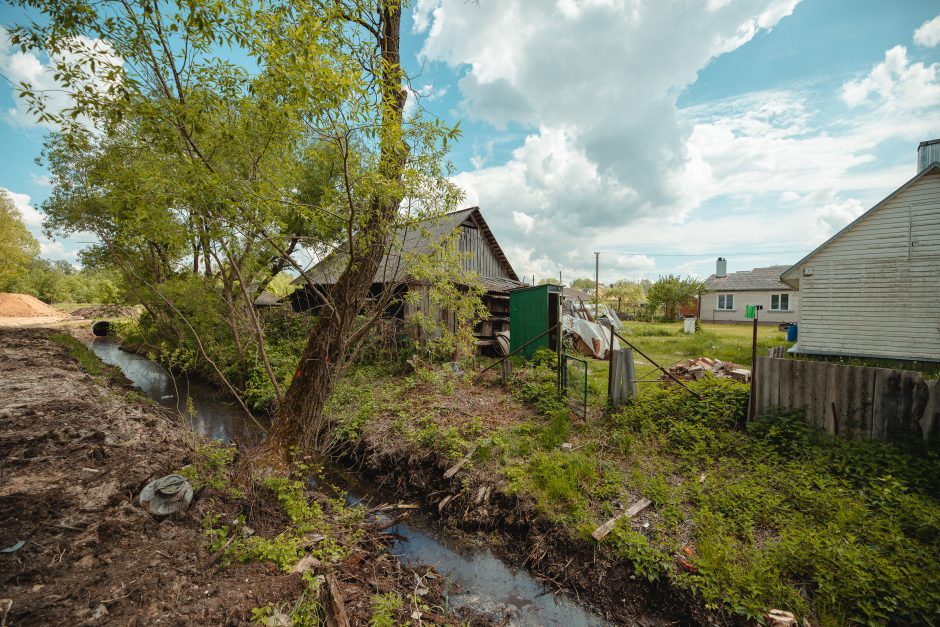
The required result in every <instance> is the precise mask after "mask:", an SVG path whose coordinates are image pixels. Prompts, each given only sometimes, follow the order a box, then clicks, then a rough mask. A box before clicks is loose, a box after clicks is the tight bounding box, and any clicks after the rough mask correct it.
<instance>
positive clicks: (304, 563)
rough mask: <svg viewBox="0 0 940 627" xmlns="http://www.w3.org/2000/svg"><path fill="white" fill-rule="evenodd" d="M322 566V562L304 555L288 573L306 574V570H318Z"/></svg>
mask: <svg viewBox="0 0 940 627" xmlns="http://www.w3.org/2000/svg"><path fill="white" fill-rule="evenodd" d="M322 565H323V562H321V561H320V560H318V559H317V558H315V557H314V556H312V555H304V556H303V557H301V558H300V559H299V560H297V563H296V564H294V567H293V568H291V570H290V572H292V573H305V572H307V571H308V570H314V569H315V568H319V567H320V566H322Z"/></svg>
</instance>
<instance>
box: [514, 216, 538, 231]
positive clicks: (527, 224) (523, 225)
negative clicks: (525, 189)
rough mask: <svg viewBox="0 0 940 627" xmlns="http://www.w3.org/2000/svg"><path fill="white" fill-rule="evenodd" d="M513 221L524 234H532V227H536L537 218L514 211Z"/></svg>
mask: <svg viewBox="0 0 940 627" xmlns="http://www.w3.org/2000/svg"><path fill="white" fill-rule="evenodd" d="M512 221H513V222H514V223H515V225H516V226H518V227H519V228H520V229H522V232H523V233H531V232H532V227H533V226H535V218H533V217H532V216H530V215H529V214H527V213H525V212H524V211H513V212H512Z"/></svg>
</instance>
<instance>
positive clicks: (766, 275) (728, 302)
mask: <svg viewBox="0 0 940 627" xmlns="http://www.w3.org/2000/svg"><path fill="white" fill-rule="evenodd" d="M787 267H788V266H770V267H767V268H754V269H753V270H745V271H742V272H732V273H730V274H728V272H727V270H728V262H727V260H725V259H724V258H723V257H719V258H718V263H717V264H716V268H715V274H713V275H711V276H710V277H708V278H707V279H706V280H705V289H706V292H705V294H704V295H703V296H702V302H701V312H700V316H701V319H702V320H703V321H705V322H750V320H749V319H748V318H746V317H745V316H744V314H745V306H746V305H762V306H763V310H761V312H760V315H759V317H760V321H761V322H772V323H777V324H779V323H781V322H796V318H797V311H798V309H797V308H798V306H799V304H798V303H797V300H798V299H797V290H796V289H795V288H793V287H791V286H790V285H787V284H786V283H783V282H781V281H780V273H782V272H783V271H784V270H786V269H787Z"/></svg>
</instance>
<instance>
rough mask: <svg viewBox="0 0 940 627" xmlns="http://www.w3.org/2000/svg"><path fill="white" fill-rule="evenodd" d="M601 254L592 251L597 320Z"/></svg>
mask: <svg viewBox="0 0 940 627" xmlns="http://www.w3.org/2000/svg"><path fill="white" fill-rule="evenodd" d="M600 277H601V254H600V253H599V252H597V251H594V319H595V320H597V316H598V310H597V298H598V296H599V295H600V291H601V279H600ZM611 346H613V344H611Z"/></svg>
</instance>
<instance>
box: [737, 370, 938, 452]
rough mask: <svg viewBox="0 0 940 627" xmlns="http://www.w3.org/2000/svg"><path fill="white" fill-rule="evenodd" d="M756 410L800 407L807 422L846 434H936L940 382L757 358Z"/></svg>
mask: <svg viewBox="0 0 940 627" xmlns="http://www.w3.org/2000/svg"><path fill="white" fill-rule="evenodd" d="M755 386H756V387H755V390H754V394H755V396H756V400H757V414H758V415H760V414H762V413H766V412H768V411H769V410H771V409H773V408H781V409H785V410H803V411H804V412H805V416H806V420H807V422H809V423H810V424H812V425H815V426H817V427H820V428H822V429H825V430H826V431H827V432H828V433H831V434H835V435H841V436H844V437H847V438H859V439H877V440H898V439H909V438H911V437H914V438H919V439H924V440H928V439H931V438H937V437H938V435H940V434H938V430H940V384H938V383H937V381H930V382H928V381H925V380H924V377H923V375H921V374H920V373H919V372H911V371H908V370H890V369H888V368H866V367H861V366H842V365H839V364H833V363H828V362H824V361H809V360H801V359H778V358H774V357H760V358H758V360H757V371H756V373H755Z"/></svg>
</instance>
